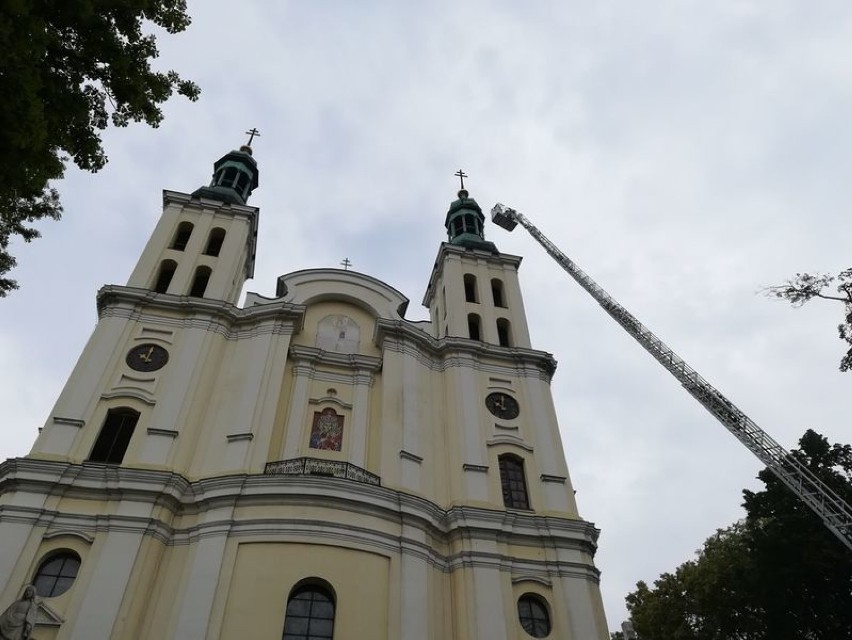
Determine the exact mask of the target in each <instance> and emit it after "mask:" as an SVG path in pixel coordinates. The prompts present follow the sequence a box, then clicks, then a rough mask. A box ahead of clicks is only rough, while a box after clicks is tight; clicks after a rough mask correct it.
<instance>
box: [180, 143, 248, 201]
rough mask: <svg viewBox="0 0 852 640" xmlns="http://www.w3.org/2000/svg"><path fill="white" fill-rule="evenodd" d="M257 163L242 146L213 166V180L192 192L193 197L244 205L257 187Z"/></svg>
mask: <svg viewBox="0 0 852 640" xmlns="http://www.w3.org/2000/svg"><path fill="white" fill-rule="evenodd" d="M258 176H259V171H258V169H257V161H256V160H255V159H254V158H252V157H251V147H250V146H248V145H243V146H242V147H240V150H239V151H231V152H230V153H226V154H225V155H224V156H222V157H221V158H219V159H218V160H217V161H216V162H215V163H214V164H213V179H212V180H211V181H210V185H209V186H207V187H201V188H199V189H196V190H195V191H193V192H192V195H194V196H200V197H202V198H210V199H211V200H219V201H220V202H227V203H229V204H245V203H246V202H248V199H249V196H250V195H251V193H252V191H254V190H255V189H257V187H258V184H259V182H258Z"/></svg>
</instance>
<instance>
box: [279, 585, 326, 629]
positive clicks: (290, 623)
mask: <svg viewBox="0 0 852 640" xmlns="http://www.w3.org/2000/svg"><path fill="white" fill-rule="evenodd" d="M334 608H335V604H334V595H333V594H332V592H331V590H330V589H326V588H324V587H323V586H321V585H319V584H313V583H311V584H305V585H302V586H300V587H296V588H295V589H293V591H292V592H291V593H290V597H289V599H288V600H287V613H286V615H285V617H284V638H283V640H331V638H332V635H333V634H334Z"/></svg>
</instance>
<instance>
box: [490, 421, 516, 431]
mask: <svg viewBox="0 0 852 640" xmlns="http://www.w3.org/2000/svg"><path fill="white" fill-rule="evenodd" d="M494 428H495V429H503V430H505V431H517V430H518V429H519V427H518V425H516V424H500V423H498V422H495V423H494Z"/></svg>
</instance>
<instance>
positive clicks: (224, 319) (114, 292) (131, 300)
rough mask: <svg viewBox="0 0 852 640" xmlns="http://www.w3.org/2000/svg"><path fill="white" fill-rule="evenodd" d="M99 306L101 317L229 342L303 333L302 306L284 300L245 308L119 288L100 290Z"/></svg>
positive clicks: (111, 287)
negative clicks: (213, 336)
mask: <svg viewBox="0 0 852 640" xmlns="http://www.w3.org/2000/svg"><path fill="white" fill-rule="evenodd" d="M97 303H98V317H99V318H105V317H116V318H125V319H128V320H133V321H136V322H140V323H145V324H147V325H149V326H158V327H172V328H174V329H181V328H184V329H189V328H192V329H202V330H204V331H210V332H213V333H218V334H219V335H221V336H223V337H224V338H225V339H226V340H239V339H243V338H250V337H255V336H258V335H266V334H273V335H292V334H294V333H299V332H300V331H301V330H302V327H303V324H304V319H305V307H304V306H303V305H298V304H290V303H288V302H284V301H281V300H275V301H271V302H269V303H267V304H259V305H254V306H251V307H247V308H245V309H242V308H240V307H237V306H235V305H233V304H231V303H229V302H225V301H224V300H215V299H213V298H191V297H189V296H180V295H173V294H168V293H155V292H153V291H151V290H150V289H141V288H138V287H123V286H119V285H107V286H105V287H101V289H100V290H99V291H98V296H97ZM163 312H166V313H163Z"/></svg>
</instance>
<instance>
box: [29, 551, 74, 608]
mask: <svg viewBox="0 0 852 640" xmlns="http://www.w3.org/2000/svg"><path fill="white" fill-rule="evenodd" d="M79 570H80V556H78V555H77V554H76V553H74V552H73V551H60V552H59V553H54V554H52V555H51V556H49V557H48V558H47V559H46V560H45V561H44V562H42V563H41V565H39V568H38V571H36V574H35V578H33V585H34V586H35V588H36V593H38V595H40V596H41V597H42V598H52V597H54V596H60V595H62V594H63V593H65V592H66V591H68V589H70V588H71V585H72V584H73V583H74V580H75V579H76V578H77V572H78V571H79Z"/></svg>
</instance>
